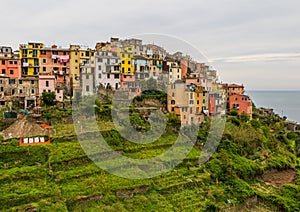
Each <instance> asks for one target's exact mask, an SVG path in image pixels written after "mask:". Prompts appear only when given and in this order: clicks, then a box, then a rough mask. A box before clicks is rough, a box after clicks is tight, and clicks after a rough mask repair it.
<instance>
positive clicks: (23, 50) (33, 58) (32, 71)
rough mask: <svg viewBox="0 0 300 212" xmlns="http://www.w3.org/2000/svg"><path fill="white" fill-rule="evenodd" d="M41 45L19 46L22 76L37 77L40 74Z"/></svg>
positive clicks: (42, 45)
mask: <svg viewBox="0 0 300 212" xmlns="http://www.w3.org/2000/svg"><path fill="white" fill-rule="evenodd" d="M43 48H44V44H42V43H28V44H21V45H20V59H21V70H22V76H24V77H27V76H29V77H32V76H38V74H39V73H40V55H41V51H40V50H41V49H43Z"/></svg>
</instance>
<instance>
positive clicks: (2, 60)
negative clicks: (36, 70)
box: [0, 56, 21, 79]
mask: <svg viewBox="0 0 300 212" xmlns="http://www.w3.org/2000/svg"><path fill="white" fill-rule="evenodd" d="M0 74H5V75H7V76H8V77H10V78H18V79H19V78H21V61H20V59H19V58H18V57H17V56H11V57H0Z"/></svg>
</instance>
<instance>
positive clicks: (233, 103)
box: [229, 94, 252, 115]
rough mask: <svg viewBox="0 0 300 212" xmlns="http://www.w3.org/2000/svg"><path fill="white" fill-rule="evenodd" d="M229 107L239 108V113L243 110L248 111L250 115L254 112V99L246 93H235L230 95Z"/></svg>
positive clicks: (232, 108)
mask: <svg viewBox="0 0 300 212" xmlns="http://www.w3.org/2000/svg"><path fill="white" fill-rule="evenodd" d="M229 109H230V111H232V110H237V111H238V113H239V115H241V114H242V113H243V112H245V113H247V114H248V115H251V114H252V101H251V99H250V98H249V97H248V96H246V95H241V94H233V95H231V96H229Z"/></svg>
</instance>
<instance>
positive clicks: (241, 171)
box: [0, 117, 300, 211]
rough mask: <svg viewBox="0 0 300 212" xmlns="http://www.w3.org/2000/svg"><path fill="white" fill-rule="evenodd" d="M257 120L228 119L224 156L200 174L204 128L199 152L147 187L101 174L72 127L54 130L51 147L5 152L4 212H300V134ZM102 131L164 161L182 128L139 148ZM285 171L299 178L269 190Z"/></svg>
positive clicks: (5, 146) (128, 150)
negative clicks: (271, 176) (273, 174)
mask: <svg viewBox="0 0 300 212" xmlns="http://www.w3.org/2000/svg"><path fill="white" fill-rule="evenodd" d="M257 118H260V121H256V120H253V121H247V120H241V119H240V118H239V117H231V118H229V119H228V121H227V124H226V129H225V132H224V136H223V139H222V142H221V144H220V146H219V148H218V151H217V152H216V153H215V154H214V155H213V157H212V158H211V159H210V161H209V162H208V163H206V164H205V165H202V166H200V167H198V166H197V163H198V159H199V155H200V150H201V146H202V145H201V144H202V143H203V142H204V141H205V138H206V136H207V128H208V126H202V128H201V129H200V130H199V136H198V141H197V144H196V146H195V147H194V149H193V150H192V151H191V152H190V154H189V156H188V157H187V158H186V159H185V160H184V161H183V162H182V163H181V164H180V165H178V166H177V167H176V168H175V169H174V170H172V171H169V172H167V173H166V174H164V175H162V176H159V177H155V178H152V179H144V180H130V179H124V178H120V177H117V176H114V175H111V174H109V173H107V172H105V171H103V170H101V169H100V168H99V167H97V166H96V165H95V164H94V163H93V162H92V161H91V160H90V159H89V158H88V157H87V156H86V154H85V153H84V151H83V150H82V148H81V146H80V143H79V142H78V141H77V139H76V136H74V131H73V129H72V125H68V124H65V125H64V124H60V125H56V126H55V128H56V136H55V138H53V139H52V141H51V144H50V145H47V146H28V147H19V146H18V140H16V139H11V140H7V141H5V142H2V143H1V144H0V203H1V204H0V209H1V210H2V211H16V210H19V211H23V210H25V211H36V210H37V211H216V210H221V211H240V210H250V211H297V210H298V211H299V208H300V204H299V202H300V201H299V200H300V196H299V195H300V186H299V175H297V173H298V174H299V158H298V157H297V156H299V155H297V154H298V153H297V151H298V148H299V134H298V133H293V132H288V131H284V130H282V129H283V126H281V125H282V121H281V119H279V118H278V120H277V121H274V122H271V121H270V120H267V118H264V117H257ZM266 123H268V124H266ZM279 125H280V126H279ZM276 127H277V128H276ZM99 129H100V130H101V131H102V135H104V137H105V139H106V141H107V143H108V144H110V146H112V147H113V148H114V149H115V150H116V151H120V152H122V154H124V155H127V156H129V157H133V158H148V157H153V156H156V155H159V154H161V153H162V152H164V151H166V150H167V149H168V148H169V147H170V146H171V145H172V144H173V142H174V141H175V140H176V138H177V131H176V128H174V127H172V126H169V127H168V129H167V132H166V133H165V134H164V135H163V136H162V137H161V138H160V139H159V140H158V141H156V142H155V143H153V144H147V145H137V144H133V143H130V142H127V141H126V140H124V139H123V138H122V137H121V136H120V135H119V133H118V132H117V131H115V130H114V129H113V124H112V123H109V122H102V123H100V122H99ZM270 130H271V131H270ZM86 133H87V135H88V132H86ZM64 135H65V136H64ZM286 170H289V171H290V172H292V173H295V176H294V178H295V179H293V180H292V181H290V182H287V183H290V184H287V185H285V184H284V183H283V184H284V185H282V186H278V187H276V186H272V183H270V182H264V179H266V175H264V174H268V173H269V172H270V171H272V172H281V171H286ZM297 176H298V178H297ZM268 179H269V178H268ZM281 180H282V179H281Z"/></svg>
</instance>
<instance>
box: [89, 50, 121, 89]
mask: <svg viewBox="0 0 300 212" xmlns="http://www.w3.org/2000/svg"><path fill="white" fill-rule="evenodd" d="M95 64H96V66H95V73H94V84H95V86H96V89H97V88H98V86H99V85H102V86H104V87H105V88H109V87H110V88H112V89H115V90H116V89H118V88H120V81H121V76H120V58H119V57H118V56H117V53H115V52H110V51H98V52H97V54H96V58H95Z"/></svg>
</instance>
